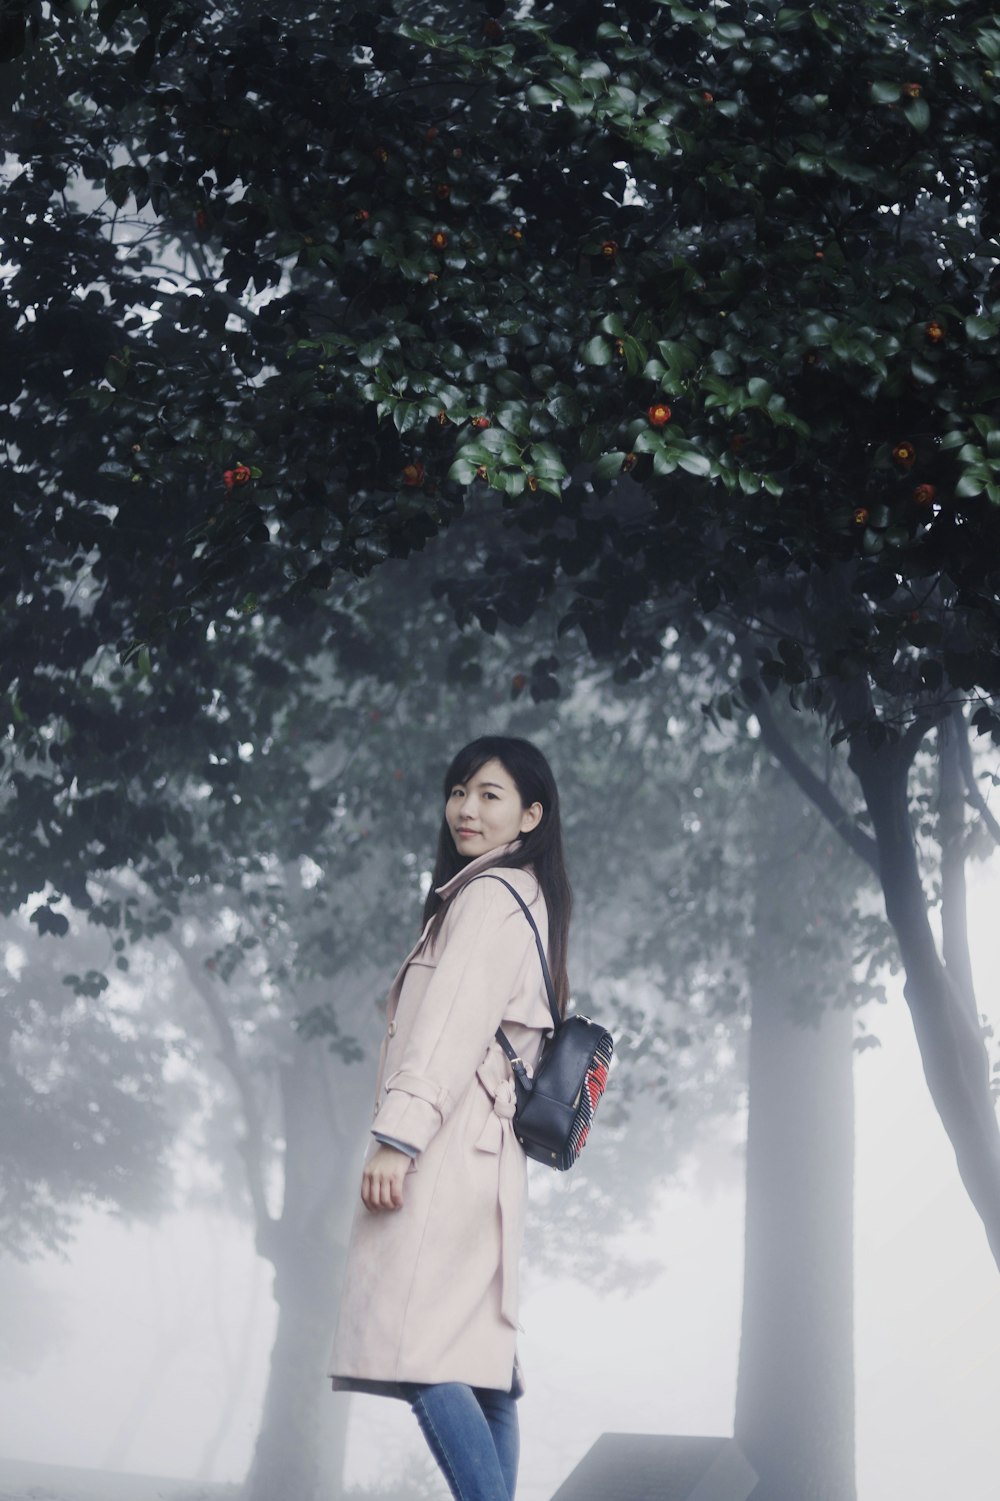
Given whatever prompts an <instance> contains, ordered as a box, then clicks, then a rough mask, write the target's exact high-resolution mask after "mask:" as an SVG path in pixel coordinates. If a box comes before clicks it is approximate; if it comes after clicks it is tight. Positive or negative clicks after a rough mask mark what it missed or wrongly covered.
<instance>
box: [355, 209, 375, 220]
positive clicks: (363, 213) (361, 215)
mask: <svg viewBox="0 0 1000 1501" xmlns="http://www.w3.org/2000/svg"><path fill="white" fill-rule="evenodd" d="M354 217H355V219H357V221H358V223H359V224H367V223H368V220H369V219H370V218H371V214H370V213H369V211H368V209H366V208H359V209H358V211H357V213H356V214H355V215H354Z"/></svg>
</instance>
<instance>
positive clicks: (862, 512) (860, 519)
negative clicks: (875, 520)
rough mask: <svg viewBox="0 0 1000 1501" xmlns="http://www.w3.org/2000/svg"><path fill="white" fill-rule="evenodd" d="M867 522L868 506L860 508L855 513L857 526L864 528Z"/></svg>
mask: <svg viewBox="0 0 1000 1501" xmlns="http://www.w3.org/2000/svg"><path fill="white" fill-rule="evenodd" d="M867 520H868V508H867V506H858V509H857V510H856V511H855V513H854V524H855V526H864V524H865V522H866V521H867Z"/></svg>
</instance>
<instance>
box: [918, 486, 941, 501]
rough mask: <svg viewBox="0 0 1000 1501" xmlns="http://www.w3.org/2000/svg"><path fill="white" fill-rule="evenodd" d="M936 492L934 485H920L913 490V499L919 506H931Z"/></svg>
mask: <svg viewBox="0 0 1000 1501" xmlns="http://www.w3.org/2000/svg"><path fill="white" fill-rule="evenodd" d="M936 494H937V491H936V490H935V488H934V486H933V485H918V486H917V488H916V489H915V490H914V492H913V499H914V500H915V501H916V503H917V505H918V506H929V505H931V503H932V502H933V500H934V497H935V495H936Z"/></svg>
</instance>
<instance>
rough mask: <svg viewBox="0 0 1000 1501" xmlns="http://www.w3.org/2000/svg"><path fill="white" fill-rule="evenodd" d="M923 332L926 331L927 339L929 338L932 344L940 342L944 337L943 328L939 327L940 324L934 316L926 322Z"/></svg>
mask: <svg viewBox="0 0 1000 1501" xmlns="http://www.w3.org/2000/svg"><path fill="white" fill-rule="evenodd" d="M924 332H925V333H926V335H927V337H928V339H930V341H931V343H932V344H940V342H941V340H942V339H943V338H944V329H943V328H942V327H941V324H940V323H939V322H938V321H937V319H936V318H935V319H933V320H932V321H931V322H930V323H928V325H927V327H926V329H925V330H924Z"/></svg>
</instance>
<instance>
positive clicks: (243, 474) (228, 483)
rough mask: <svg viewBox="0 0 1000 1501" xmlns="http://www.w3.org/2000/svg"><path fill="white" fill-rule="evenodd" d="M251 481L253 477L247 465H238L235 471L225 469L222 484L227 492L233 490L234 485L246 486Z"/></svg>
mask: <svg viewBox="0 0 1000 1501" xmlns="http://www.w3.org/2000/svg"><path fill="white" fill-rule="evenodd" d="M251 479H253V475H252V474H251V473H250V470H249V469H248V468H247V466H246V464H237V465H236V467H235V468H234V469H225V470H223V473H222V483H223V484H224V485H225V487H226V489H227V490H231V489H232V488H233V486H234V485H245V484H247V482H248V481H249V480H251Z"/></svg>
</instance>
